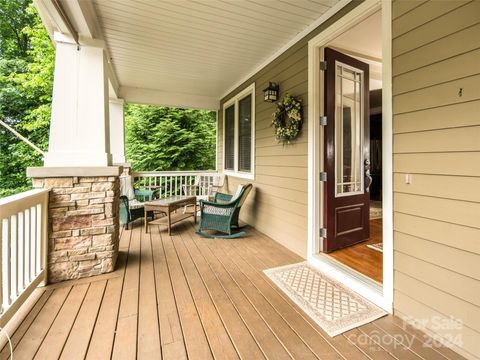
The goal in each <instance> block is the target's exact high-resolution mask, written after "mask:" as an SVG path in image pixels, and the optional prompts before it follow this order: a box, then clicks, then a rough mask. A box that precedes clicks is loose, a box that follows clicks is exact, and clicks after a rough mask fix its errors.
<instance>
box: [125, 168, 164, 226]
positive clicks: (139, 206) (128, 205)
mask: <svg viewBox="0 0 480 360" xmlns="http://www.w3.org/2000/svg"><path fill="white" fill-rule="evenodd" d="M120 193H121V196H120V211H119V217H120V223H121V224H124V225H125V229H127V230H128V224H129V223H130V222H132V221H134V220H136V219H138V218H141V217H143V216H144V210H143V203H144V202H145V201H151V200H153V197H154V193H155V191H154V190H134V189H133V184H132V178H131V176H121V177H120ZM147 216H148V217H149V218H152V219H153V216H154V214H153V212H149V213H148V214H147Z"/></svg>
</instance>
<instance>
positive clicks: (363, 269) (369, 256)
mask: <svg viewBox="0 0 480 360" xmlns="http://www.w3.org/2000/svg"><path fill="white" fill-rule="evenodd" d="M380 242H382V219H375V220H370V239H369V240H367V241H364V242H362V243H360V244H356V245H353V246H349V247H347V248H345V249H340V250H336V251H334V252H332V253H330V254H327V255H329V256H331V257H332V258H334V259H335V260H338V261H340V262H341V263H342V264H344V265H346V266H348V267H349V268H351V269H353V270H356V271H358V272H359V273H361V274H363V275H365V276H368V277H369V278H370V279H372V280H375V281H377V282H379V283H380V284H381V283H382V282H383V257H382V253H381V252H380V251H376V250H373V249H370V248H369V247H367V245H368V244H376V243H380Z"/></svg>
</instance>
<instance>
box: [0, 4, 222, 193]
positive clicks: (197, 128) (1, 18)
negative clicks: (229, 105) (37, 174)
mask: <svg viewBox="0 0 480 360" xmlns="http://www.w3.org/2000/svg"><path fill="white" fill-rule="evenodd" d="M54 64H55V49H54V47H53V45H52V42H51V40H50V38H49V36H48V34H47V32H46V30H45V28H44V26H43V24H42V22H41V19H40V17H39V16H38V13H37V12H36V9H35V7H34V6H33V5H32V3H31V0H0V118H1V119H3V120H4V121H5V122H7V123H8V124H9V125H10V126H12V127H13V128H15V129H16V130H17V131H18V132H20V133H21V134H23V135H24V136H25V137H27V138H28V139H30V140H31V141H32V142H33V143H35V144H37V145H38V146H39V147H40V148H42V149H43V150H47V148H48V131H49V123H50V113H51V101H52V89H53V70H54ZM126 124H127V156H128V159H129V161H131V162H132V163H133V166H134V169H135V170H207V169H213V168H214V167H215V114H214V113H212V112H205V111H195V110H183V109H171V108H161V107H153V106H140V105H129V106H127V109H126ZM41 165H42V158H41V155H40V154H38V153H37V152H36V151H34V150H33V149H31V148H30V147H29V146H28V145H26V144H25V143H24V142H22V141H20V140H18V139H17V138H16V137H14V136H13V135H12V134H11V133H10V132H8V131H7V130H6V129H4V128H3V127H2V126H0V197H3V196H7V195H10V194H13V193H17V192H20V191H24V190H26V189H28V188H29V187H30V182H29V179H28V178H27V177H26V174H25V172H26V168H27V167H29V166H41Z"/></svg>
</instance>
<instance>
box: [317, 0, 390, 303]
mask: <svg viewBox="0 0 480 360" xmlns="http://www.w3.org/2000/svg"><path fill="white" fill-rule="evenodd" d="M324 61H326V63H324ZM329 70H330V72H329ZM391 78H392V77H391V6H390V4H389V3H385V2H380V1H378V0H366V1H365V2H363V3H362V4H360V5H358V6H357V7H356V8H355V9H353V10H352V11H350V12H349V13H348V14H347V15H345V16H344V17H343V18H342V19H340V20H339V21H337V22H336V23H335V24H333V25H332V26H330V27H329V28H328V29H326V30H325V31H324V32H323V33H321V34H319V35H317V36H316V37H315V38H313V39H312V40H310V41H309V104H313V106H312V107H309V194H310V196H309V224H310V227H309V248H308V251H309V255H308V261H309V262H310V263H311V264H312V265H313V266H315V267H317V268H318V269H320V270H321V271H324V272H325V273H327V274H328V275H329V276H331V277H333V278H334V279H335V280H337V281H340V282H341V283H343V284H344V285H346V286H348V287H350V288H351V289H352V290H354V291H356V292H357V293H359V294H360V295H362V296H364V297H365V298H367V299H368V300H370V301H372V302H373V303H375V304H377V305H378V306H380V307H382V308H383V309H385V310H386V311H389V312H391V311H392V303H393V216H392V200H393V199H392V197H393V193H392V94H391ZM323 116H326V121H325V119H322V117H323ZM319 118H320V122H319V121H318V119H319ZM318 174H320V179H319V175H318ZM319 180H320V181H319Z"/></svg>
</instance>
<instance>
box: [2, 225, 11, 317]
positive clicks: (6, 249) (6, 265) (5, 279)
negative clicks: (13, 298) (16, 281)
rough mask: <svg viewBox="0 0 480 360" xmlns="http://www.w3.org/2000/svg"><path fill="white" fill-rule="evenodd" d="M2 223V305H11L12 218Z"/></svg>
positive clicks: (4, 306)
mask: <svg viewBox="0 0 480 360" xmlns="http://www.w3.org/2000/svg"><path fill="white" fill-rule="evenodd" d="M2 222H3V224H2V301H3V302H2V305H3V309H6V308H7V307H8V306H9V305H10V220H9V219H8V218H7V219H3V221H2Z"/></svg>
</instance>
